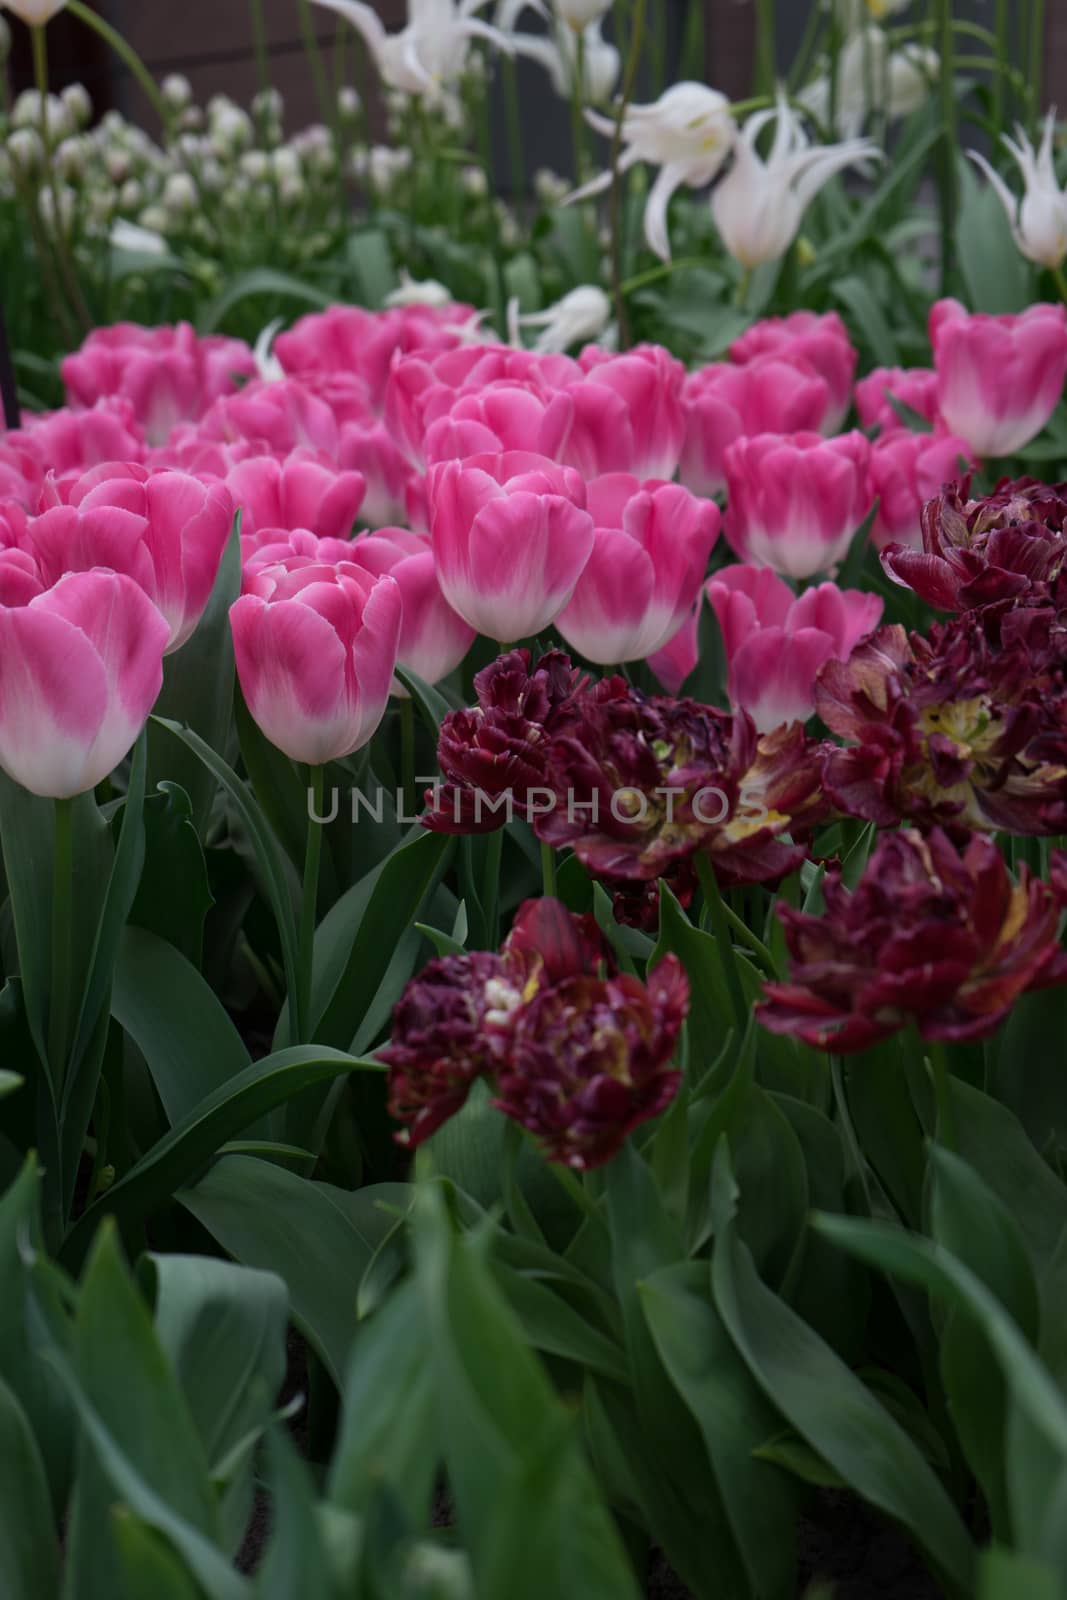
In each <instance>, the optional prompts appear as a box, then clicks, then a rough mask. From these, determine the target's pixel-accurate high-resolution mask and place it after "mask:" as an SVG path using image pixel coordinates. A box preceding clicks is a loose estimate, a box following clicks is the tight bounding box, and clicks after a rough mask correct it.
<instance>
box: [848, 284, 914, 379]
mask: <svg viewBox="0 0 1067 1600" xmlns="http://www.w3.org/2000/svg"><path fill="white" fill-rule="evenodd" d="M832 293H833V296H834V299H835V300H837V301H838V302H839V303H840V304H841V305H843V306H844V307H845V309H846V310H847V311H850V312H851V313H852V317H853V319H854V321H855V323H856V326H857V327H860V328H862V329H863V338H864V341H865V343H866V344H867V346H868V348H869V349H870V352H871V354H872V355H873V356H874V359H875V361H876V362H877V364H878V366H880V367H895V366H897V365H898V363H899V360H900V351H899V350H898V349H897V342H896V340H895V339H894V338H893V335H892V332H891V331H890V327H889V323H888V321H887V320H886V315H885V312H884V311H883V310H882V305H881V302H880V301H879V299H878V297H877V296H876V295H875V293H874V292H873V290H872V289H871V287H870V284H869V283H867V281H866V280H865V279H864V278H861V277H858V276H856V275H853V276H850V277H847V278H840V279H838V280H836V281H835V282H834V284H833V290H832Z"/></svg>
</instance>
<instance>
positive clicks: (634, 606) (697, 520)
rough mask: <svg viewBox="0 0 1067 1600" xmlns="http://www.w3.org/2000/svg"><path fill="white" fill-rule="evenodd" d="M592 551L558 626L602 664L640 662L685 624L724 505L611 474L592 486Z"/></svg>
mask: <svg viewBox="0 0 1067 1600" xmlns="http://www.w3.org/2000/svg"><path fill="white" fill-rule="evenodd" d="M586 503H587V506H588V509H589V513H590V515H591V516H592V519H593V523H594V527H595V533H594V537H593V549H592V554H591V555H590V557H589V561H588V563H587V564H586V567H585V570H584V571H583V573H582V575H581V577H580V578H579V579H578V583H577V586H576V588H575V590H574V594H573V595H572V597H571V600H570V602H569V604H568V605H567V606H566V607H565V608H564V610H563V611H562V612H561V613H560V615H559V617H558V618H557V622H556V626H557V627H558V628H559V631H560V633H561V634H562V635H563V637H564V638H565V639H566V641H567V643H568V644H569V645H571V647H572V648H573V649H575V650H577V651H578V652H579V653H580V654H581V655H583V656H584V657H585V658H586V660H587V661H595V662H597V663H598V664H599V665H602V666H606V665H608V664H616V663H619V662H623V661H639V660H642V659H643V658H644V657H645V656H648V655H651V654H653V653H654V652H655V651H657V650H659V649H661V648H662V647H663V646H664V645H665V644H667V643H668V642H669V641H670V640H671V639H672V638H673V637H674V635H675V634H676V633H677V632H678V630H679V629H680V628H681V627H682V626H683V625H684V623H685V621H686V619H687V617H688V616H689V613H690V612H691V611H692V608H693V604H694V602H695V600H696V599H697V597H698V595H699V594H700V586H701V583H702V582H703V579H704V573H705V571H706V570H707V565H708V556H709V555H710V554H711V549H712V546H713V545H714V543H715V540H716V539H717V538H718V534H719V522H720V517H719V508H718V506H716V505H715V504H714V503H713V502H712V501H710V500H698V499H697V498H696V497H695V496H694V495H692V494H690V493H689V491H688V489H684V488H683V487H682V485H681V484H678V483H664V482H663V481H662V480H657V479H653V480H651V481H650V482H647V483H641V482H640V480H639V479H637V478H634V477H631V476H629V475H628V474H627V473H621V472H620V473H609V474H608V475H607V476H605V477H602V478H597V479H594V481H593V482H592V483H590V484H589V485H587V502H586Z"/></svg>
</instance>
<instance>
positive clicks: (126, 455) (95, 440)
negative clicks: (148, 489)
mask: <svg viewBox="0 0 1067 1600" xmlns="http://www.w3.org/2000/svg"><path fill="white" fill-rule="evenodd" d="M5 443H6V444H7V445H8V446H21V447H22V449H23V450H24V451H25V452H26V454H27V455H28V456H30V457H31V458H33V459H34V460H36V461H37V462H38V463H39V465H40V473H41V479H42V480H43V478H44V476H45V474H46V473H48V472H54V473H56V474H57V475H58V476H60V477H62V476H64V475H66V474H80V473H83V472H87V471H88V470H89V469H90V467H96V466H99V465H100V464H101V462H104V461H142V460H143V459H144V454H145V444H144V439H143V438H142V436H141V433H140V430H139V428H138V426H137V422H136V420H135V418H134V415H133V408H132V407H131V406H130V404H129V402H128V401H126V400H100V401H99V402H98V403H97V404H96V405H95V406H93V408H92V410H91V411H67V410H62V411H46V412H43V413H42V414H41V415H39V416H36V417H26V418H25V419H24V421H23V426H22V428H21V429H20V430H19V432H17V433H12V434H9V435H8V436H7V438H6V440H5Z"/></svg>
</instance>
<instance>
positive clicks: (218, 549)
mask: <svg viewBox="0 0 1067 1600" xmlns="http://www.w3.org/2000/svg"><path fill="white" fill-rule="evenodd" d="M232 526H233V500H232V499H231V497H230V493H229V490H228V489H226V488H225V487H224V486H223V485H222V484H205V483H201V482H200V480H199V479H197V478H191V477H189V476H188V475H187V474H185V473H182V472H155V473H152V472H149V471H148V469H147V468H145V467H142V466H138V465H136V464H133V465H129V466H127V465H125V464H121V463H119V464H115V463H112V464H111V465H109V466H105V467H102V468H99V469H97V471H95V472H92V473H89V474H87V475H86V476H85V477H84V478H82V479H81V480H80V481H79V482H78V483H76V484H74V485H72V486H68V487H67V489H66V503H65V504H58V505H55V506H53V507H52V509H50V510H47V511H45V512H44V513H43V514H42V515H41V516H39V517H37V518H35V519H33V520H32V521H31V522H30V523H29V524H28V526H27V530H26V540H27V546H28V548H29V549H30V550H31V551H32V553H33V554H34V556H35V557H36V560H37V563H38V566H39V568H40V570H41V574H42V577H43V579H44V581H45V583H46V584H54V583H57V582H58V581H59V580H60V578H61V577H62V576H63V575H64V574H65V573H68V572H88V571H91V570H92V569H94V568H96V567H109V568H111V570H112V571H113V572H122V573H125V574H126V575H127V576H128V577H130V578H132V579H133V580H134V582H135V583H137V584H138V585H139V586H140V588H142V589H143V590H144V592H145V594H146V595H147V596H148V598H149V599H150V600H151V601H153V602H154V604H155V606H156V607H157V608H158V610H159V611H160V612H161V613H162V615H163V616H164V618H165V619H166V622H167V626H168V628H169V630H170V636H169V639H168V641H167V646H166V650H165V652H164V653H165V654H167V655H169V654H171V653H172V652H173V651H175V650H178V649H180V648H181V646H182V645H183V644H184V643H185V641H186V640H187V639H188V638H189V637H190V635H191V634H192V633H193V631H194V629H195V628H196V625H197V623H198V622H199V621H200V618H201V617H202V616H203V614H204V608H205V607H206V605H207V603H208V599H209V597H210V595H211V590H212V587H213V585H214V582H215V578H216V577H217V575H218V570H219V563H220V561H221V560H222V553H223V551H224V550H225V548H226V541H227V539H228V538H229V535H230V529H231V528H232Z"/></svg>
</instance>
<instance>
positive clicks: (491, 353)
mask: <svg viewBox="0 0 1067 1600" xmlns="http://www.w3.org/2000/svg"><path fill="white" fill-rule="evenodd" d="M581 378H582V369H581V367H580V366H579V365H578V363H577V362H576V361H572V360H571V358H570V357H569V356H562V355H538V354H537V353H536V352H535V351H533V350H513V349H512V348H511V346H510V345H466V346H464V347H463V348H461V349H458V350H449V351H447V352H445V353H444V354H440V355H436V356H431V355H428V354H425V353H423V352H419V353H418V354H415V355H411V356H405V357H404V358H403V359H401V360H398V361H397V362H396V363H395V365H394V367H393V369H392V371H391V372H390V374H389V381H388V383H387V385H386V391H385V423H386V427H387V428H388V429H389V432H390V434H391V435H392V437H393V439H394V440H395V441H396V443H397V445H398V447H399V448H400V449H401V450H402V451H403V452H404V454H405V455H406V456H407V458H408V460H409V461H410V462H411V464H412V466H413V467H418V468H422V467H424V466H425V465H426V456H425V452H424V449H423V441H424V439H425V436H426V431H427V429H428V428H429V427H430V425H431V424H432V423H434V422H436V421H437V420H438V418H439V417H444V416H447V414H448V412H449V411H450V410H451V409H452V407H453V406H454V405H455V403H456V401H457V400H458V399H459V398H460V396H461V395H466V394H474V395H479V394H481V393H482V391H483V390H484V389H486V388H487V387H488V386H489V385H490V384H491V383H519V384H522V385H524V386H526V387H529V388H531V389H533V390H536V391H537V392H539V393H545V394H552V393H554V392H555V391H556V390H557V389H561V388H565V387H567V386H568V385H569V384H572V383H577V382H580V381H581Z"/></svg>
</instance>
